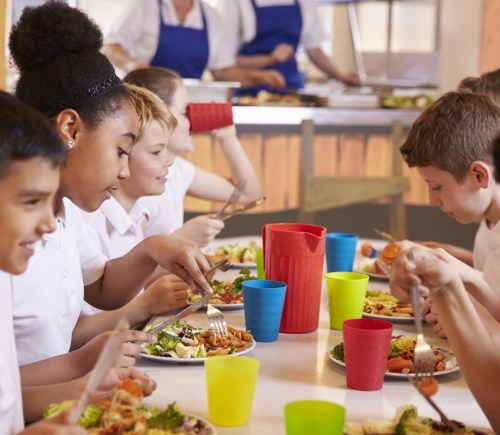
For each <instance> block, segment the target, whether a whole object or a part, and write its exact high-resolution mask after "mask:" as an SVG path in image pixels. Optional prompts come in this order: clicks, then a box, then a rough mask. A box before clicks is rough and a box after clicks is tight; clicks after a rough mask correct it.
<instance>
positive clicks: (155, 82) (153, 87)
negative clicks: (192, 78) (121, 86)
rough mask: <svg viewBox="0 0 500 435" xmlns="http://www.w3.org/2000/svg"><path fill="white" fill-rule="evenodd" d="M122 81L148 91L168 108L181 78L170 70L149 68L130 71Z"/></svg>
mask: <svg viewBox="0 0 500 435" xmlns="http://www.w3.org/2000/svg"><path fill="white" fill-rule="evenodd" d="M123 81H124V82H125V83H132V84H134V85H137V86H142V87H143V88H146V89H149V90H150V91H151V92H154V93H155V94H156V95H158V96H159V97H160V98H161V99H162V100H163V101H164V102H165V103H166V104H168V105H169V106H170V105H171V104H172V98H173V96H174V93H175V91H176V90H177V86H179V84H181V83H182V78H181V76H180V75H179V74H177V73H176V72H175V71H172V70H171V69H168V68H161V67H157V66H156V67H155V66H151V67H148V68H139V69H136V70H134V71H130V72H129V73H128V74H127V75H126V76H125V77H124V78H123Z"/></svg>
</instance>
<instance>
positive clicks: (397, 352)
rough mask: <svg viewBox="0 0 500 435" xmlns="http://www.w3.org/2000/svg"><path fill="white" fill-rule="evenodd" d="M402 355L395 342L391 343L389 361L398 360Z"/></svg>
mask: <svg viewBox="0 0 500 435" xmlns="http://www.w3.org/2000/svg"><path fill="white" fill-rule="evenodd" d="M400 354H401V349H399V348H398V347H397V346H396V344H395V343H394V341H391V344H390V346H389V355H388V356H387V359H391V358H397V357H398V356H399V355H400Z"/></svg>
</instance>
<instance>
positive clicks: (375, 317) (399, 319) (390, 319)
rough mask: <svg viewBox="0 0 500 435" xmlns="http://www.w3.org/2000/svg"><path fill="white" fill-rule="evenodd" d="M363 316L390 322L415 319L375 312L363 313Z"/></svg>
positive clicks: (404, 321) (403, 321)
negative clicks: (382, 314)
mask: <svg viewBox="0 0 500 435" xmlns="http://www.w3.org/2000/svg"><path fill="white" fill-rule="evenodd" d="M363 317H366V318H369V319H380V320H386V321H388V322H394V323H406V322H413V321H414V320H415V318H414V317H398V316H381V315H380V314H373V313H363Z"/></svg>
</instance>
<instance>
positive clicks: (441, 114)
mask: <svg viewBox="0 0 500 435" xmlns="http://www.w3.org/2000/svg"><path fill="white" fill-rule="evenodd" d="M499 131H500V107H499V106H497V105H496V104H495V102H494V101H493V100H492V99H491V98H490V97H489V96H487V95H482V94H474V93H468V92H449V93H447V94H445V95H443V96H442V97H441V98H440V99H438V100H437V101H436V102H435V103H434V104H433V105H432V106H431V107H429V108H428V109H427V110H425V111H424V112H423V113H422V114H421V115H420V117H419V118H418V119H417V120H416V121H415V123H414V124H413V125H412V127H411V128H410V130H409V132H408V135H407V138H406V140H405V142H404V143H403V145H402V146H401V148H400V151H401V154H402V156H403V158H404V159H405V161H406V163H407V164H408V166H409V167H415V168H416V170H417V172H418V173H419V175H420V176H421V177H422V179H423V180H424V181H425V182H426V183H427V185H428V189H429V203H430V204H431V205H433V206H435V207H440V208H441V210H442V211H443V212H444V213H446V214H448V216H450V217H452V218H454V219H455V220H457V221H458V222H460V223H463V224H468V223H472V222H479V221H480V220H481V219H486V220H487V221H488V222H490V223H491V225H500V224H498V221H499V220H500V187H499V186H498V185H497V183H496V181H495V179H494V176H493V174H494V170H493V164H492V157H491V142H492V140H493V138H494V137H495V136H496V135H497V134H498V132H499ZM437 252H438V254H439V256H440V258H443V259H446V261H447V262H449V263H452V264H453V265H454V267H456V268H457V271H458V273H459V274H460V278H461V279H462V281H463V283H464V285H465V287H466V288H467V290H468V291H469V294H470V295H471V296H473V297H474V298H475V299H477V301H478V302H480V303H481V305H483V306H484V307H486V308H487V309H488V310H489V311H490V313H491V314H492V315H493V317H495V318H496V319H497V320H500V274H498V273H496V270H497V269H496V267H498V264H500V246H492V247H490V252H489V255H488V257H487V258H486V259H485V264H484V268H483V275H482V276H481V273H480V272H479V271H477V270H475V269H473V268H471V267H469V266H467V265H466V264H464V263H462V262H460V261H459V260H457V259H455V258H454V257H452V256H451V255H449V254H447V253H446V252H445V251H444V250H442V249H439V250H437ZM407 288H408V286H407V283H406V281H405V280H404V279H401V277H400V276H399V273H398V271H396V273H393V276H392V277H391V290H392V292H393V293H394V294H395V295H396V296H399V297H402V298H405V295H406V294H407ZM426 320H430V321H431V322H432V323H435V322H436V321H437V319H435V318H433V317H432V316H431V317H430V318H427V317H426ZM435 329H436V330H437V332H438V333H441V335H443V331H442V330H441V327H440V326H439V325H436V327H435Z"/></svg>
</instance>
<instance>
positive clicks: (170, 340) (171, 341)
mask: <svg viewBox="0 0 500 435" xmlns="http://www.w3.org/2000/svg"><path fill="white" fill-rule="evenodd" d="M157 338H158V341H157V343H156V344H157V345H160V346H161V347H162V349H163V351H164V352H167V351H169V350H173V349H175V346H177V343H180V341H181V340H180V339H179V338H178V337H176V336H174V335H171V334H168V333H166V332H165V331H161V332H159V333H158V335H157Z"/></svg>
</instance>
